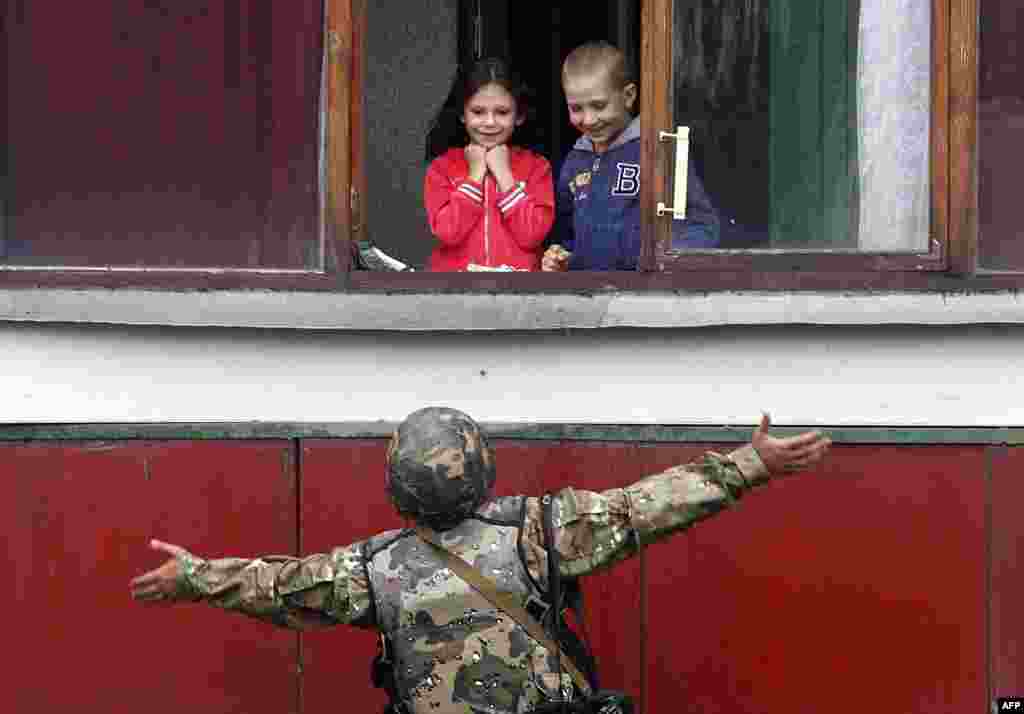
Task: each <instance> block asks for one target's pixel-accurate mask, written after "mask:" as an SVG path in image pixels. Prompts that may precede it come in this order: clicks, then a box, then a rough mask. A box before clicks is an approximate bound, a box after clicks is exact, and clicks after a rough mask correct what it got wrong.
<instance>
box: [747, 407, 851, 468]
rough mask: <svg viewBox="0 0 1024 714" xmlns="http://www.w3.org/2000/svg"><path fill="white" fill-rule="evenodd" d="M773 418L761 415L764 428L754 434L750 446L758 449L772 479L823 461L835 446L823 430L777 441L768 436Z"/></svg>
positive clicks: (761, 426) (761, 427) (760, 427)
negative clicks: (829, 449)
mask: <svg viewBox="0 0 1024 714" xmlns="http://www.w3.org/2000/svg"><path fill="white" fill-rule="evenodd" d="M769 426H771V417H769V416H768V414H763V415H762V416H761V425H760V426H759V427H758V428H757V429H756V430H755V431H754V435H753V437H751V439H750V443H751V444H753V446H754V448H755V449H757V453H758V455H759V456H760V457H761V461H763V462H764V465H765V468H767V469H768V473H770V474H771V475H772V476H779V475H783V474H787V473H792V472H794V471H800V470H802V469H805V468H807V467H809V466H813V465H814V464H816V463H818V462H819V461H821V459H822V457H824V456H825V453H826V452H827V451H828V447H829V446H831V445H832V440H831V439H829V438H828V437H827V436H825V435H824V434H822V433H821V432H820V431H807V432H804V433H803V434H800V435H798V436H791V437H788V438H783V439H778V438H776V437H774V436H772V435H771V434H769V433H768V427H769Z"/></svg>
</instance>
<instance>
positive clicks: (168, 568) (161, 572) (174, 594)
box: [131, 540, 188, 605]
mask: <svg viewBox="0 0 1024 714" xmlns="http://www.w3.org/2000/svg"><path fill="white" fill-rule="evenodd" d="M149 547H150V548H152V549H153V550H156V551H160V552H162V553H166V554H167V555H170V556H171V558H170V560H167V561H164V563H163V565H161V566H160V567H159V568H155V569H154V570H150V571H149V572H148V573H144V574H143V575H140V576H139V577H137V578H133V579H132V581H131V592H132V599H133V600H138V601H139V602H141V603H143V604H145V605H169V604H171V603H173V602H175V601H176V600H178V599H179V596H180V595H181V577H182V575H183V573H182V572H181V563H180V562H179V558H180V557H181V556H183V555H187V554H188V551H186V550H185V549H184V548H182V547H181V546H177V545H172V544H170V543H164V542H163V541H159V540H151V541H150V542H149Z"/></svg>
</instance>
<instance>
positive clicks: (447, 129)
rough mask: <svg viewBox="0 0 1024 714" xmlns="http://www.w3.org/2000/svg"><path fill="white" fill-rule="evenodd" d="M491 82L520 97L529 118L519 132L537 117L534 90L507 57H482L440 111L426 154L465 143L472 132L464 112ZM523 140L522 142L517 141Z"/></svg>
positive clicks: (432, 156) (460, 77)
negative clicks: (465, 124) (475, 96)
mask: <svg viewBox="0 0 1024 714" xmlns="http://www.w3.org/2000/svg"><path fill="white" fill-rule="evenodd" d="M488 84H497V85H498V86H499V87H501V88H502V89H504V90H505V91H506V92H508V93H509V94H510V95H512V98H513V99H514V100H515V101H516V112H517V113H518V114H519V116H521V117H523V118H524V119H525V120H526V121H525V122H524V123H523V126H520V127H519V128H517V129H516V133H517V135H520V136H521V134H520V132H522V131H523V129H524V127H526V126H527V125H529V124H530V122H531V120H532V119H533V113H534V107H533V92H532V90H531V89H530V88H529V87H528V86H527V85H526V83H525V82H523V80H522V79H521V78H520V77H519V75H518V74H516V73H515V72H514V71H513V70H512V68H511V67H509V65H508V63H507V62H506V61H505V60H502V59H499V58H497V57H488V58H486V59H482V60H478V61H477V62H476V63H474V64H473V66H472V67H470V68H469V69H468V70H463V71H460V72H459V75H458V76H457V77H456V78H455V83H454V84H453V85H452V89H451V92H449V94H448V99H446V100H445V103H444V106H442V107H441V111H439V112H438V113H437V116H436V117H435V118H434V121H433V122H432V123H431V125H430V129H429V130H428V132H427V141H426V144H427V146H426V158H427V161H432V160H433V159H435V158H437V157H438V156H440V155H441V154H443V153H444V152H445V151H447V150H448V149H450V148H452V147H455V146H464V145H465V144H466V143H467V142H468V141H469V135H468V134H467V133H466V130H465V127H464V126H463V125H462V121H461V118H462V112H463V110H464V108H465V106H466V102H468V101H469V100H470V99H471V98H472V97H473V95H474V94H476V93H477V92H479V91H480V90H481V89H483V88H484V87H486V86H487V85H488ZM516 143H520V142H518V141H517V142H516Z"/></svg>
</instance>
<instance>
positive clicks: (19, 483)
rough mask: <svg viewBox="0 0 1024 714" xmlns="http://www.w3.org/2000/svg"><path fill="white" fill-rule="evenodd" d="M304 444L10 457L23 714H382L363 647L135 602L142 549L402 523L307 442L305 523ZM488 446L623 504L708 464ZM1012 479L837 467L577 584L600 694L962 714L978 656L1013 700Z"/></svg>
mask: <svg viewBox="0 0 1024 714" xmlns="http://www.w3.org/2000/svg"><path fill="white" fill-rule="evenodd" d="M293 443H294V442H284V441H270V442H266V441H257V442H244V441H232V442H160V443H155V442H122V443H120V444H80V443H68V442H64V443H53V444H49V445H28V446H25V445H20V446H19V445H4V446H0V518H3V520H4V522H5V523H7V524H8V527H7V528H6V545H7V547H6V548H5V549H4V552H3V554H2V555H0V567H3V568H5V572H8V573H12V574H13V582H12V585H10V586H8V587H7V588H2V589H0V607H3V608H4V609H5V611H6V612H8V613H12V614H13V615H12V616H11V617H9V618H8V624H7V635H8V640H9V641H11V642H13V643H15V644H14V647H13V649H9V650H8V652H9V654H8V657H6V658H4V660H3V669H2V671H3V677H4V680H5V681H12V682H17V683H18V686H16V687H14V688H13V694H12V695H11V698H10V699H9V700H8V701H9V702H10V703H11V704H13V708H14V711H16V712H19V713H20V712H36V711H59V710H64V709H72V708H73V709H75V710H84V711H115V712H116V711H138V710H140V709H145V711H147V712H153V713H155V714H159V713H160V712H177V711H183V710H186V709H187V710H188V711H196V712H211V713H212V712H247V713H252V714H263V713H264V712H266V713H268V714H269V713H270V712H288V711H292V712H295V711H303V712H319V711H333V710H335V709H337V708H338V707H339V706H341V707H343V708H344V709H345V710H346V711H365V712H374V711H379V710H380V708H381V707H382V706H383V703H384V697H383V695H382V693H380V692H379V691H377V690H374V689H372V688H371V687H370V685H369V680H368V665H369V661H370V659H371V657H372V655H373V653H374V649H375V636H374V635H373V634H372V633H369V632H361V631H355V630H352V629H349V628H338V629H333V630H327V631H323V632H318V633H312V634H304V635H302V636H301V640H300V638H299V636H297V635H295V634H293V633H289V632H285V631H282V630H278V629H275V628H273V627H271V626H269V625H265V624H263V623H258V622H254V621H251V620H246V619H244V618H241V617H238V616H235V615H229V614H224V613H221V612H218V611H215V610H211V609H208V608H204V607H201V606H183V607H181V608H178V609H173V610H146V609H144V608H142V607H141V606H139V605H137V604H135V603H132V602H131V601H130V599H129V598H128V580H129V579H130V578H131V577H132V576H134V575H136V574H138V573H140V572H142V571H144V570H146V569H148V568H150V567H153V566H154V565H156V564H157V563H158V562H159V560H160V558H159V557H157V556H156V555H155V554H152V553H150V552H149V551H148V550H147V549H146V547H145V543H146V541H147V539H148V538H150V537H151V536H157V537H162V538H164V539H166V540H170V541H172V542H179V543H181V544H182V545H184V546H186V547H189V548H191V549H193V550H194V551H195V552H197V553H200V554H203V555H211V556H212V555H224V554H230V555H258V554H265V553H280V552H296V551H298V550H300V549H301V551H302V552H304V553H309V552H316V551H322V550H326V549H329V548H330V547H333V546H336V545H344V544H347V543H349V542H352V541H354V540H357V539H361V538H364V537H367V536H368V535H371V534H372V533H375V532H378V531H380V530H383V529H387V528H391V527H398V526H400V525H402V524H401V522H400V521H399V519H398V518H397V516H396V515H395V514H394V513H393V511H392V509H391V506H390V504H389V503H388V501H387V498H386V495H385V493H384V489H383V463H384V448H385V443H386V442H385V440H383V439H374V440H341V439H335V440H307V441H304V442H302V463H301V486H302V492H301V508H299V507H297V503H296V490H295V488H296V481H295V468H294V466H293V465H292V464H291V460H290V456H291V451H290V447H291V445H292V444H293ZM496 447H497V458H498V463H499V481H498V483H499V489H498V490H499V492H500V493H503V494H511V493H521V492H527V493H542V492H543V491H544V490H546V489H547V490H554V489H557V488H560V487H562V486H564V485H568V484H573V485H575V486H577V487H581V488H591V489H596V490H600V489H605V488H609V487H612V486H618V485H624V484H627V483H630V482H632V481H634V480H636V479H638V478H640V477H642V476H644V475H647V474H649V473H653V472H655V471H657V470H660V469H662V468H665V467H667V466H670V465H673V464H675V463H679V462H681V461H687V460H690V459H692V458H694V457H696V456H699V455H700V454H701V452H703V451H704V450H705V448H706V447H704V446H698V445H683V446H674V445H658V446H645V445H628V444H600V443H570V442H567V443H560V444H558V443H551V442H524V441H499V442H497V443H496ZM986 457H988V458H990V461H991V463H990V464H987V463H986ZM989 466H990V468H991V484H990V486H989V483H988V482H987V481H986V478H985V477H986V473H987V468H989ZM1022 472H1024V450H1019V449H1018V450H1014V449H1010V450H1007V449H992V451H991V453H990V454H988V455H986V453H985V449H984V448H980V447H979V448H966V447H965V448H958V447H946V446H933V447H901V446H892V447H874V446H871V447H868V446H863V447H852V446H846V447H835V448H834V450H833V452H832V455H831V458H830V460H829V462H828V464H827V465H826V466H823V467H822V468H820V469H819V470H818V471H817V472H815V473H807V474H802V475H799V476H795V477H793V478H790V479H788V480H785V481H780V482H777V483H773V484H771V485H769V486H768V487H766V488H764V489H762V490H761V491H759V492H757V493H753V494H750V495H749V496H748V497H747V498H745V499H744V500H743V501H742V502H741V503H740V504H738V506H737V507H736V508H735V509H734V511H732V512H727V513H723V514H721V515H719V516H718V517H715V518H713V519H711V520H709V521H706V522H704V523H701V524H698V525H697V526H696V527H695V528H694V529H693V530H691V531H689V532H687V533H685V534H680V535H678V536H676V537H674V538H672V539H670V540H669V541H667V542H665V543H663V544H659V545H656V546H652V547H651V548H650V549H649V550H647V551H645V553H644V555H643V556H642V559H641V558H637V559H634V560H633V561H630V562H627V563H624V564H621V565H620V566H617V567H616V568H614V569H612V570H611V571H609V572H607V573H603V574H599V575H595V576H591V577H589V578H587V579H586V580H585V591H586V595H587V598H588V618H587V619H588V623H589V629H590V635H591V639H592V641H593V643H594V645H595V648H596V650H597V652H598V655H599V659H600V661H601V665H602V672H603V675H604V684H605V686H610V687H617V688H624V689H626V690H627V691H630V692H631V693H633V694H634V695H636V696H637V697H638V699H639V700H640V701H641V702H643V703H644V707H643V711H644V712H648V713H650V714H658V713H660V712H686V711H694V712H696V711H699V712H701V714H713V713H714V712H723V713H724V712H730V713H731V712H736V711H743V712H765V713H775V712H779V713H782V712H786V713H787V714H788V713H790V712H819V711H826V710H827V711H830V712H840V713H843V712H850V713H852V712H863V711H871V712H879V713H882V714H884V713H887V712H892V713H893V714H918V713H920V714H926V713H927V714H931V712H935V711H941V712H956V713H958V712H969V711H983V710H984V707H985V702H986V697H987V693H988V692H987V690H988V688H989V684H990V683H989V681H988V677H987V674H986V662H990V663H991V688H992V693H993V694H1011V693H1015V694H1019V693H1020V690H1021V689H1022V688H1024V686H1022V685H1024V657H1022V655H1021V652H1022V649H1021V648H1022V645H1021V643H1020V636H1019V635H1020V633H1021V632H1024V619H1022V617H1021V615H1020V608H1019V607H1018V605H1019V603H1020V602H1021V601H1022V600H1024V578H1021V576H1020V575H1019V573H1018V569H1017V568H1016V556H1017V545H1018V543H1019V542H1021V537H1022V535H1024V533H1022V531H1024V526H1022V525H1021V523H1024V519H1021V518H1019V517H1018V514H1017V513H1016V510H1017V504H1019V503H1021V502H1022V501H1024V486H1022V485H1021V484H1022V483H1024V480H1022V479H1021V478H1019V477H1020V474H1021V473H1022ZM989 488H990V491H989V490H987V489H989ZM987 497H991V507H990V508H989V509H988V510H986V498H987ZM986 513H988V514H990V516H991V523H990V524H989V526H990V538H991V544H990V545H989V543H988V542H987V541H986V533H987V531H986V523H985V517H986ZM297 515H300V517H301V519H302V520H301V522H302V524H303V526H302V528H301V539H302V542H301V546H300V544H298V543H297V542H296V541H297V538H298V537H299V534H300V528H299V523H298V522H297V518H296V517H297ZM989 547H990V548H991V551H989V550H988V548H989ZM989 552H991V559H992V560H991V566H990V565H989V563H988V562H987V556H988V554H989ZM990 567H991V572H989V568H990ZM988 594H991V599H990V600H986V597H987V596H988ZM989 608H990V613H989V612H988V610H989ZM989 625H990V629H988V630H987V629H986V628H987V627H989ZM987 633H988V636H987V637H986V635H987ZM300 641H301V665H302V671H303V675H302V677H301V681H300V679H299V677H298V675H297V674H296V672H297V665H298V663H299V660H300V651H299V647H300ZM14 652H16V653H17V656H12V654H11V653H14ZM55 681H59V684H58V685H55V684H54V682H55Z"/></svg>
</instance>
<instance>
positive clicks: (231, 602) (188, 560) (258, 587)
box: [130, 540, 374, 629]
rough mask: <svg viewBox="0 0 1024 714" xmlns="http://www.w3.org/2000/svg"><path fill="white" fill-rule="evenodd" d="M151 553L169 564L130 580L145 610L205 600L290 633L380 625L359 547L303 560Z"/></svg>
mask: <svg viewBox="0 0 1024 714" xmlns="http://www.w3.org/2000/svg"><path fill="white" fill-rule="evenodd" d="M150 547H151V548H152V549H153V550H155V551H158V552H160V553H163V554H165V555H169V556H170V558H169V559H168V560H166V561H165V562H164V563H163V564H161V565H160V566H159V567H157V568H155V569H153V570H150V571H149V572H147V573H144V574H143V575H140V576H139V577H137V578H134V579H133V580H132V581H131V583H130V586H131V595H132V598H133V599H135V600H137V601H139V602H141V603H143V604H146V605H169V604H173V603H176V602H197V601H203V602H206V603H208V604H210V605H213V606H214V607H219V608H222V609H225V610H232V611H235V612H240V613H242V614H245V615H248V616H250V617H255V618H257V619H260V620H265V621H267V622H271V623H273V624H275V625H279V626H281V627H287V628H290V629H315V628H319V627H325V626H329V625H336V624H350V625H355V626H360V627H372V626H373V624H374V623H373V621H372V617H373V608H372V607H371V604H370V596H369V587H368V584H367V573H366V569H365V567H364V565H363V559H362V555H361V551H360V548H359V544H353V545H350V546H346V547H343V548H336V549H334V550H332V551H331V552H330V553H318V554H316V555H310V556H307V557H305V558H292V557H288V556H267V557H262V558H252V559H248V558H221V559H217V560H206V559H204V558H200V557H197V556H195V555H193V554H192V553H190V552H188V551H187V550H185V549H184V548H182V547H180V546H177V545H172V544H170V543H164V542H162V541H159V540H152V541H150Z"/></svg>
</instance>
